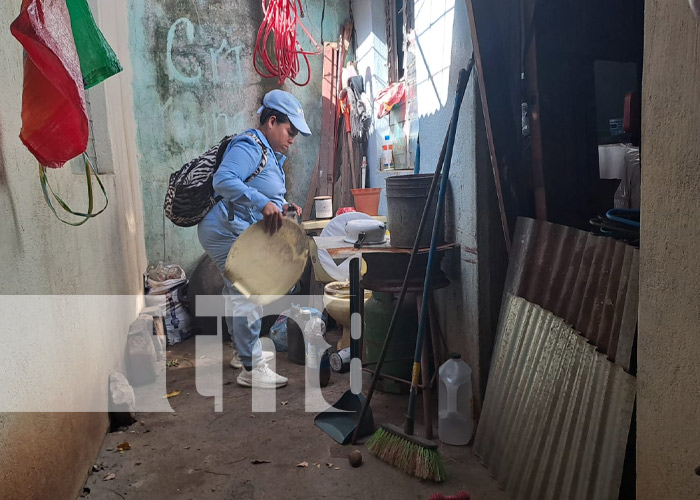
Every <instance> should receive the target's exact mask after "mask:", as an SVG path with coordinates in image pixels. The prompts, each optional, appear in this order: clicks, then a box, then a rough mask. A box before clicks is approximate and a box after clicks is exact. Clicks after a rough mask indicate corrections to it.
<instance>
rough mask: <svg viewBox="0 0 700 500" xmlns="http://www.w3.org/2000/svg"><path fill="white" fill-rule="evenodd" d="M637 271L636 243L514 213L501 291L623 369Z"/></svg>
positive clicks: (631, 329)
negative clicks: (555, 320) (548, 315)
mask: <svg viewBox="0 0 700 500" xmlns="http://www.w3.org/2000/svg"><path fill="white" fill-rule="evenodd" d="M638 275H639V251H638V250H637V249H636V248H633V247H631V246H629V245H626V244H624V243H621V242H619V241H615V240H613V239H612V238H606V237H602V236H596V235H594V234H592V233H587V232H585V231H581V230H578V229H574V228H571V227H566V226H561V225H558V224H552V223H549V222H543V221H536V220H533V219H527V218H520V219H518V224H517V226H516V231H515V237H514V239H513V250H512V252H511V262H510V265H509V268H508V277H507V280H506V290H505V291H506V292H507V293H511V294H513V295H516V296H519V297H523V298H524V299H526V300H528V301H529V302H532V303H533V304H537V305H539V306H541V307H543V308H544V309H547V310H548V311H551V312H552V313H554V315H555V316H558V317H560V318H562V319H563V320H564V321H565V322H566V323H568V324H569V325H571V326H572V327H573V328H574V329H575V330H577V331H579V332H581V334H582V335H584V336H585V337H586V338H587V339H588V340H589V341H590V342H591V343H592V344H594V345H595V346H596V347H597V348H598V350H599V351H600V352H602V353H604V354H606V355H607V356H608V359H610V360H611V361H614V362H616V363H618V364H619V365H621V366H623V367H625V368H626V369H629V367H630V357H631V355H632V346H633V342H634V335H635V329H636V317H637V307H638V295H639V292H638V288H639V278H638ZM620 348H621V349H620Z"/></svg>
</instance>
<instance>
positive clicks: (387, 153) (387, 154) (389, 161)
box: [382, 135, 394, 170]
mask: <svg viewBox="0 0 700 500" xmlns="http://www.w3.org/2000/svg"><path fill="white" fill-rule="evenodd" d="M393 168H394V145H393V144H392V142H391V136H390V135H385V136H384V143H383V144H382V170H392V169H393Z"/></svg>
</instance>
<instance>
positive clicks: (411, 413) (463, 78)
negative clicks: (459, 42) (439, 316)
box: [403, 58, 474, 435]
mask: <svg viewBox="0 0 700 500" xmlns="http://www.w3.org/2000/svg"><path fill="white" fill-rule="evenodd" d="M473 67H474V59H473V58H472V59H470V60H469V65H468V66H467V69H466V70H465V69H461V70H460V71H459V78H458V81H457V93H456V95H455V104H454V108H453V109H452V119H451V120H450V130H449V135H448V140H447V151H446V153H445V165H444V167H443V168H444V172H443V174H442V180H441V182H440V192H439V193H438V199H437V207H436V208H435V221H434V223H433V233H432V235H431V238H430V252H429V253H428V267H427V268H426V270H425V281H424V283H423V303H422V304H421V311H420V322H419V323H418V334H417V336H416V351H415V354H414V356H413V374H412V376H411V392H410V393H409V396H408V412H407V413H406V421H405V422H404V429H403V430H404V433H406V434H408V435H413V431H414V424H415V412H416V394H417V392H418V380H419V378H420V360H421V351H422V348H423V341H424V340H423V337H424V336H425V326H426V324H427V323H428V306H429V304H430V291H431V285H432V277H433V273H432V270H433V264H434V262H435V253H436V249H437V243H438V234H439V231H440V221H441V218H442V210H443V207H444V205H445V193H446V192H447V180H448V178H449V176H450V164H451V163H452V151H453V150H454V145H455V135H456V132H457V121H458V120H459V108H460V106H461V104H462V99H463V98H464V93H465V90H466V88H467V83H468V82H469V77H470V75H471V72H472V68H473ZM435 368H437V367H435Z"/></svg>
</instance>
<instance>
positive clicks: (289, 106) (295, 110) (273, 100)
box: [258, 90, 311, 136]
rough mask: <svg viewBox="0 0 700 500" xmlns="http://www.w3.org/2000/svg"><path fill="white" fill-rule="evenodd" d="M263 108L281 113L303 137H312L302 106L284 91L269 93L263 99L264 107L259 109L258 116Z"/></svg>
mask: <svg viewBox="0 0 700 500" xmlns="http://www.w3.org/2000/svg"><path fill="white" fill-rule="evenodd" d="M263 108H271V109H274V110H277V111H281V112H282V113H284V114H285V115H287V116H288V117H289V121H290V122H292V125H294V128H296V129H297V130H298V131H299V133H300V134H301V135H305V136H309V135H311V130H310V129H309V126H308V125H307V124H306V120H305V119H304V110H303V109H301V104H300V103H299V101H298V100H297V98H296V97H294V96H293V95H292V94H290V93H289V92H285V91H284V90H271V91H269V92H268V93H267V94H265V97H263V105H262V106H260V108H258V114H260V113H261V112H262V110H263Z"/></svg>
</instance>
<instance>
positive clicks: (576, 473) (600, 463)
mask: <svg viewBox="0 0 700 500" xmlns="http://www.w3.org/2000/svg"><path fill="white" fill-rule="evenodd" d="M635 381H636V379H635V377H633V376H631V375H629V374H628V373H626V372H625V371H624V370H623V368H622V367H621V366H619V365H617V364H614V363H611V362H610V361H609V360H608V359H607V357H606V356H605V355H604V354H602V353H600V352H598V351H597V350H596V348H595V346H593V345H592V344H590V343H589V342H587V341H586V339H585V338H584V337H582V336H581V335H580V334H579V333H578V332H577V331H575V330H574V329H573V328H571V327H570V326H569V325H567V324H566V323H565V322H564V321H563V320H562V319H561V318H558V317H556V316H555V315H553V314H552V313H551V312H549V311H546V310H544V309H542V308H541V307H539V306H537V305H534V304H531V303H529V302H528V301H526V300H524V299H522V298H520V297H515V296H513V295H510V294H506V296H505V298H504V304H503V309H502V312H501V322H500V324H499V332H498V338H497V344H496V349H495V352H494V358H493V363H492V366H491V374H490V379H489V384H488V387H487V390H486V399H485V402H484V408H483V412H482V415H481V419H480V423H479V428H478V431H477V435H476V439H475V442H474V451H475V453H476V454H477V455H478V456H479V457H480V458H481V460H482V462H483V463H484V464H485V465H486V466H487V467H488V468H489V470H490V471H491V473H492V474H493V476H494V477H495V478H496V479H497V480H498V482H499V484H500V485H501V486H502V487H503V488H504V489H505V490H506V491H507V492H508V493H509V496H510V497H511V498H513V499H533V500H534V499H537V500H540V499H542V500H544V499H552V500H559V499H582V500H583V499H596V500H605V499H616V498H617V497H618V491H619V486H620V480H621V478H622V468H623V464H624V458H625V448H626V444H627V437H628V434H629V428H630V422H631V418H632V411H633V407H634V399H635V391H636V389H635V385H636V384H635Z"/></svg>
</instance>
